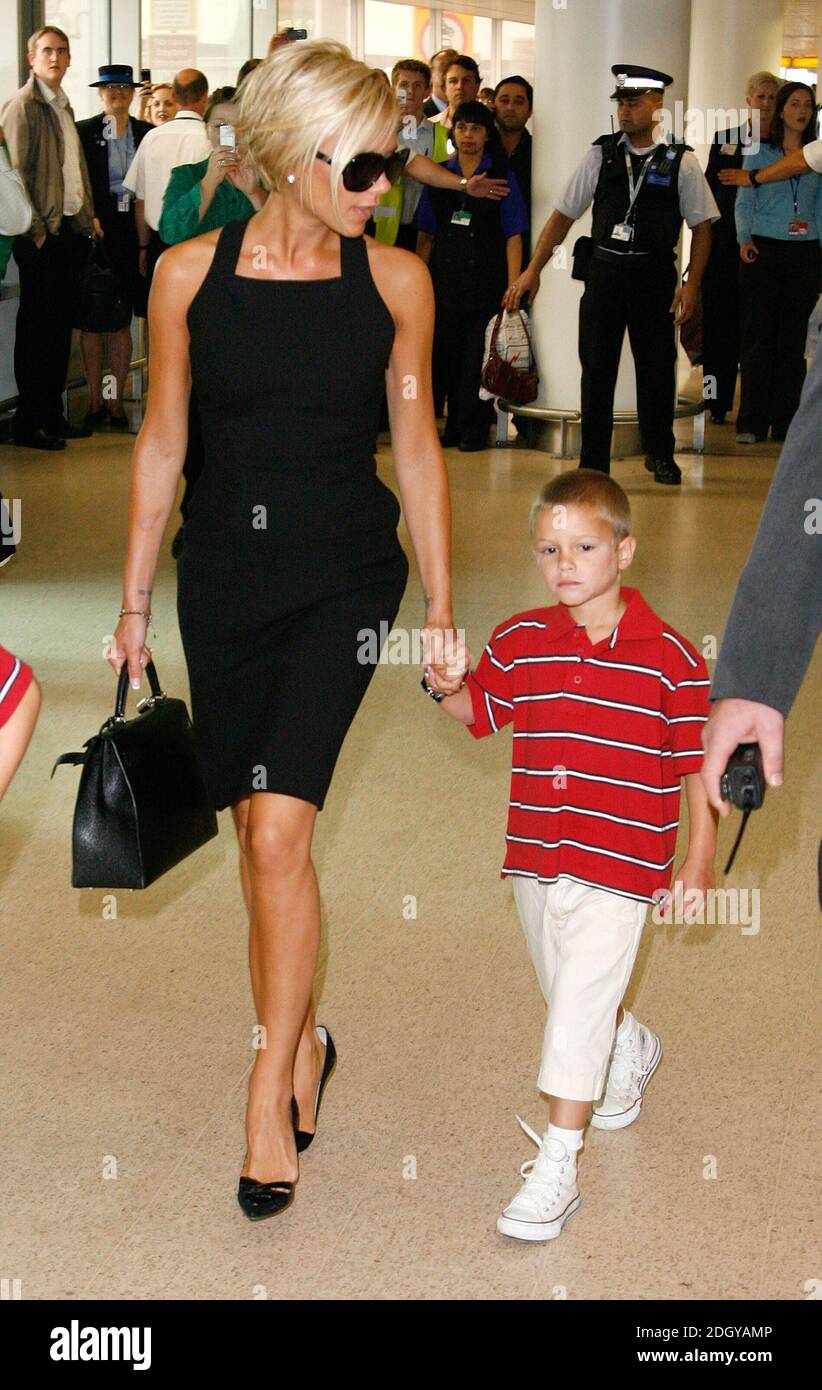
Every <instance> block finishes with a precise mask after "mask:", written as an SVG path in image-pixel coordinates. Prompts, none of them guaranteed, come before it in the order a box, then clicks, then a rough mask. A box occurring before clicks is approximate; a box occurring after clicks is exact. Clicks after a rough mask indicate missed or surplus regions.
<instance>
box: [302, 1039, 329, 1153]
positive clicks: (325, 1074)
mask: <svg viewBox="0 0 822 1390" xmlns="http://www.w3.org/2000/svg"><path fill="white" fill-rule="evenodd" d="M316 1031H317V1033H318V1035H319V1037H320V1039H321V1040H322V1039H323V1037H324V1038H325V1061H324V1062H323V1070H322V1076H321V1077H320V1084H319V1085H318V1087H317V1099H316V1102H315V1104H314V1126H315V1128H314V1130H313V1131H312V1132H309V1131H308V1130H305V1129H297V1124H296V1120H295V1123H294V1138H295V1140H296V1142H297V1153H304V1152H305V1150H306V1149H307V1148H308V1147H309V1145H310V1144H311V1143H312V1141H313V1139H314V1135H315V1134H316V1132H317V1130H316V1124H317V1119H318V1117H319V1114H320V1102H321V1101H322V1098H323V1091H324V1090H325V1088H326V1084H327V1082H328V1080H329V1078H330V1076H331V1073H332V1071H333V1070H334V1068H335V1066H336V1065H337V1049H336V1047H335V1046H334V1039H333V1038H332V1036H331V1034H330V1033H329V1031H328V1029H327V1028H325V1027H324V1026H323V1025H322V1024H321V1023H318V1024H317V1030H316Z"/></svg>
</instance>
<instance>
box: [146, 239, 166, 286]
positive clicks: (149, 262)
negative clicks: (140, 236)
mask: <svg viewBox="0 0 822 1390" xmlns="http://www.w3.org/2000/svg"><path fill="white" fill-rule="evenodd" d="M167 246H168V243H167V242H165V241H163V240H162V238H161V236H160V233H159V232H155V231H154V229H153V227H152V228H151V230H150V232H149V238H148V247H147V248H146V285H147V292H148V290H150V289H151V281H152V279H153V278H154V267H155V266H156V264H157V262H158V261H159V259H160V257H161V256H162V254H163V252H164V251H165V250H166V248H167Z"/></svg>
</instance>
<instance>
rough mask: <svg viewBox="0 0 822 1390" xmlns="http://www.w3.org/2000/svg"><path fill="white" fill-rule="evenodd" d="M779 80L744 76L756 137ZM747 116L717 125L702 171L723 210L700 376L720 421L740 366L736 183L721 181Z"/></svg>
mask: <svg viewBox="0 0 822 1390" xmlns="http://www.w3.org/2000/svg"><path fill="white" fill-rule="evenodd" d="M780 85H781V83H780V81H779V78H778V77H775V76H774V75H773V73H770V72H757V73H754V75H753V77H752V78H751V79H750V81H749V82H748V91H747V95H746V99H747V103H748V110H749V111H750V112H751V113H753V112H754V111H758V113H759V139H760V140H765V139H767V135H768V130H769V127H770V123H771V116H772V114H773V109H774V102H775V100H776V94H777V92H778V90H779V87H780ZM751 121H752V115H751V118H749V120H748V124H747V126H742V127H740V128H738V129H733V130H722V131H718V132H717V134H716V135H715V136H714V140H713V144H712V145H711V150H710V154H709V155H708V164H707V168H706V169H705V177H706V179H707V180H708V184H709V187H710V189H711V192H712V193H713V195H714V198H715V199H716V203H717V207H718V208H719V211H720V213H721V218H720V220H719V222H715V223H714V225H713V229H712V233H713V235H712V241H711V254H710V257H709V259H708V264H707V266H706V268H705V275H704V277H703V281H702V379H703V382H704V391H705V402H706V405H707V406H708V409H709V410H710V412H711V419H712V420H713V422H714V424H716V425H721V424H724V422H725V416H726V415H727V413H728V411H729V410H732V409H733V403H734V392H735V390H736V374H737V372H738V370H739V246H738V245H737V240H736V224H735V222H734V205H735V203H736V189H735V188H732V187H728V186H727V185H726V184H724V183H722V182H720V178H719V171H720V170H721V169H741V168H742V156H743V155H744V154H746V153H747V152H748V151H749V149H750V140H751V138H752V137H751V129H752V125H751Z"/></svg>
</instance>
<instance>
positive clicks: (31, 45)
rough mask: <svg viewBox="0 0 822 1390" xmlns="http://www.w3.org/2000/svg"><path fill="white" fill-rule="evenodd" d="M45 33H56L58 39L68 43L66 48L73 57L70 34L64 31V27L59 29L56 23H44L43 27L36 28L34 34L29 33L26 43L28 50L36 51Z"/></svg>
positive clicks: (30, 51)
mask: <svg viewBox="0 0 822 1390" xmlns="http://www.w3.org/2000/svg"><path fill="white" fill-rule="evenodd" d="M44 34H56V35H57V37H58V39H62V40H63V43H64V44H65V45H66V48H67V49H68V55H69V57H71V44H70V43H69V36H68V34H66V33H64V31H63V30H62V29H58V28H57V25H56V24H44V25H43V27H42V29H35V31H34V33H33V34H29V40H28V43H27V44H26V50H27V52H29V53H34V52H35V51H36V49H37V45H38V43H39V42H40V40H41V39H42V37H43V35H44Z"/></svg>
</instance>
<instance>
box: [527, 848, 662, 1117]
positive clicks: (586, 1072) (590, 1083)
mask: <svg viewBox="0 0 822 1390" xmlns="http://www.w3.org/2000/svg"><path fill="white" fill-rule="evenodd" d="M511 878H512V882H513V887H514V899H515V901H516V904H517V911H518V912H519V918H520V922H521V923H522V929H523V931H524V933H525V940H526V942H527V944H528V950H529V951H530V953H531V960H532V961H533V962H534V969H535V970H536V972H537V978H538V979H539V983H540V986H541V988H542V993H543V995H544V996H545V1002H546V1004H547V1005H548V1020H547V1023H546V1025H545V1035H544V1038H543V1043H542V1063H541V1065H540V1069H539V1078H538V1084H539V1089H540V1090H541V1091H543V1092H544V1093H545V1094H546V1095H549V1096H562V1097H564V1098H565V1099H567V1100H598V1099H599V1097H600V1096H601V1095H602V1092H603V1090H604V1089H605V1078H606V1076H607V1073H608V1062H609V1059H610V1055H611V1047H612V1044H613V1040H614V1032H615V1029H616V1015H617V1009H618V1008H619V1006H620V1003H621V1002H622V996H623V994H624V993H625V990H626V988H627V985H628V981H629V980H630V978H631V971H632V970H633V968H634V961H635V959H636V953H637V950H638V949H639V939H640V937H641V935H642V928H643V926H644V924H645V916H646V914H647V911H648V904H647V903H638V902H635V901H633V900H632V899H631V898H623V897H620V896H619V894H618V893H609V892H606V890H605V889H603V888H589V887H587V886H586V885H585V884H583V883H575V882H574V881H573V879H570V878H560V879H558V880H557V882H556V883H539V882H538V880H537V879H535V878H525V877H524V876H523V875H521V874H512V876H511Z"/></svg>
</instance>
